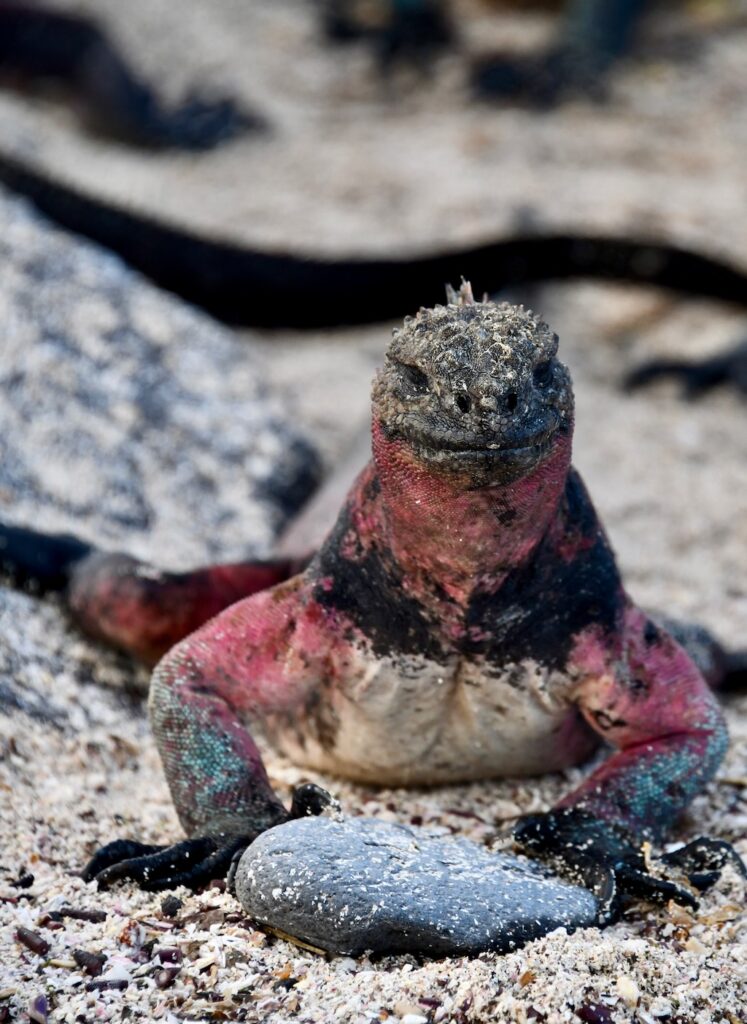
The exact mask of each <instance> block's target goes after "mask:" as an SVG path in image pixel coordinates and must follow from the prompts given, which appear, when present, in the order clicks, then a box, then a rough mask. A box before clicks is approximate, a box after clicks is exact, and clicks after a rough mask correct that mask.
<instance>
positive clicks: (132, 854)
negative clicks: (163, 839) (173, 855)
mask: <svg viewBox="0 0 747 1024" xmlns="http://www.w3.org/2000/svg"><path fill="white" fill-rule="evenodd" d="M164 849H166V847H164V846H153V845H149V844H148V843H136V842H135V841H134V840H132V839H115V840H114V842H112V843H107V844H106V846H102V847H101V849H100V850H97V851H96V853H95V854H94V855H93V857H91V859H90V860H89V862H88V863H87V864H86V866H85V867H84V868H83V870H82V871H81V873H80V876H81V878H82V879H83V880H84V881H86V882H91V881H93V879H94V878H96V877H97V876H98V875H100V874H101V873H102V872H104V871H106V870H107V868H110V867H111V866H112V865H114V864H119V863H120V862H121V861H129V860H133V859H135V858H137V857H144V856H147V855H148V854H152V853H157V852H158V851H159V850H164Z"/></svg>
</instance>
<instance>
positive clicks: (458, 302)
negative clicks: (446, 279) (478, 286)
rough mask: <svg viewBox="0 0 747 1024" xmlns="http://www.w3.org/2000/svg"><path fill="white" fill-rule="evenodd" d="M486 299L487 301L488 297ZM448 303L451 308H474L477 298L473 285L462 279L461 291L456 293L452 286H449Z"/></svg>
mask: <svg viewBox="0 0 747 1024" xmlns="http://www.w3.org/2000/svg"><path fill="white" fill-rule="evenodd" d="M485 299H487V296H485ZM446 302H447V304H448V305H449V306H474V304H475V296H474V295H473V294H472V284H471V283H470V282H469V281H465V280H464V278H462V283H461V284H460V285H459V291H456V290H455V289H454V287H453V286H452V285H451V284H447V285H446Z"/></svg>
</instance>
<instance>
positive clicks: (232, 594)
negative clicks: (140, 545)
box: [0, 523, 299, 664]
mask: <svg viewBox="0 0 747 1024" xmlns="http://www.w3.org/2000/svg"><path fill="white" fill-rule="evenodd" d="M298 567H299V565H298V562H297V560H294V559H293V558H292V557H290V556H289V557H281V558H278V559H274V560H273V559H270V560H267V561H261V560H257V561H247V562H236V563H232V564H227V565H215V566H209V567H205V568H201V569H194V570H192V571H189V572H163V571H161V570H159V569H156V568H155V567H154V566H152V565H148V564H147V563H146V562H142V561H139V560H138V559H137V558H132V557H131V556H129V555H125V554H121V553H106V552H102V551H97V550H96V549H95V548H93V547H92V546H91V545H90V544H87V543H85V542H84V541H81V540H79V539H78V538H77V537H72V536H70V535H68V534H45V533H40V532H39V531H36V530H30V529H27V528H25V527H21V526H9V525H7V524H4V523H0V573H2V574H3V575H4V576H6V577H7V578H8V579H9V580H10V581H11V582H12V583H13V584H14V585H15V586H19V587H25V588H27V589H29V590H31V591H32V592H35V593H40V594H43V593H49V592H62V593H64V594H65V597H66V601H67V604H68V607H69V608H70V611H71V612H72V615H73V618H74V619H75V620H76V622H77V623H78V624H79V625H80V626H81V627H82V628H83V629H84V630H85V631H86V632H87V633H89V634H90V635H91V636H95V637H96V638H97V639H99V640H104V641H105V642H106V643H109V644H111V645H112V646H114V647H118V648H119V649H120V650H124V651H126V652H127V653H128V654H132V655H134V656H135V657H136V658H139V659H141V660H142V661H145V662H146V663H148V664H155V663H156V662H157V661H158V659H159V658H160V657H162V656H163V655H164V654H165V653H166V651H167V650H169V648H170V647H173V646H174V644H176V643H178V642H179V641H180V640H182V639H183V638H184V637H185V636H188V635H189V634H190V633H192V632H194V630H196V629H198V628H199V627H200V626H201V625H203V623H205V622H207V621H208V620H209V619H211V618H212V617H213V616H214V615H217V614H218V612H220V611H222V610H223V609H224V608H227V607H228V606H229V605H231V604H233V603H234V602H235V601H238V600H240V599H241V598H244V597H249V596H250V595H251V594H254V593H256V592H257V591H259V590H264V589H266V588H267V587H271V586H274V585H275V584H276V583H280V582H281V581H282V580H285V579H288V578H289V577H290V576H291V575H293V573H294V572H295V571H296V570H297V568H298Z"/></svg>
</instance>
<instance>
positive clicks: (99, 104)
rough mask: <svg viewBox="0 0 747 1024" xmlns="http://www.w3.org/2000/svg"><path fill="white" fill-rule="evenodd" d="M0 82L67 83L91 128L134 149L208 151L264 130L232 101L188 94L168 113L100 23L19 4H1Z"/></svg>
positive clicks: (10, 0) (8, 0)
mask: <svg viewBox="0 0 747 1024" xmlns="http://www.w3.org/2000/svg"><path fill="white" fill-rule="evenodd" d="M0 76H2V78H4V79H6V80H10V81H12V82H20V83H22V84H27V83H29V82H31V83H33V82H37V81H50V80H51V81H55V82H61V83H62V84H63V85H64V86H65V87H66V88H67V89H69V90H70V91H72V92H73V94H74V95H75V98H76V99H77V100H79V101H80V100H82V101H83V104H84V107H85V111H86V115H87V120H88V123H89V126H90V127H91V128H93V129H94V130H95V131H96V132H97V133H98V134H102V135H106V136H110V137H112V136H113V137H115V138H118V139H120V140H124V141H126V142H129V143H130V144H131V145H137V146H144V147H148V148H159V149H163V148H175V149H187V150H207V149H212V148H214V147H215V146H218V145H220V144H221V143H222V142H225V141H227V140H228V139H230V138H233V137H234V136H235V135H236V134H238V133H239V132H242V131H248V130H250V129H252V130H257V129H259V128H262V127H264V122H263V121H262V119H261V118H259V117H257V116H256V115H254V114H250V113H248V112H247V111H243V110H240V109H239V107H238V106H237V104H236V103H235V102H234V101H233V100H232V99H215V100H208V99H202V98H200V96H198V95H195V94H190V95H189V96H187V97H186V98H185V99H184V101H183V102H182V103H181V104H180V105H179V106H178V107H176V108H174V109H172V110H169V109H167V108H166V107H165V106H164V104H163V103H162V102H161V100H160V99H159V98H158V96H157V94H156V93H155V91H154V90H153V89H152V87H151V86H150V85H149V83H148V82H146V81H144V80H143V78H142V77H141V76H139V75H138V74H137V72H136V71H135V70H134V69H133V68H132V67H131V66H130V65H129V63H128V61H127V59H126V57H125V56H124V55H123V54H122V53H120V51H119V50H118V49H117V47H116V46H115V44H114V42H113V41H112V40H111V39H110V38H109V37H108V36H107V35H106V34H105V32H104V31H103V29H101V28H100V27H99V25H98V24H97V23H96V22H95V21H93V20H92V19H90V18H88V17H86V16H84V15H82V14H78V13H75V14H73V13H67V12H62V11H56V10H50V9H48V8H44V7H37V6H31V5H27V4H25V3H16V2H14V0H0Z"/></svg>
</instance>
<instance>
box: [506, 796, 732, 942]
mask: <svg viewBox="0 0 747 1024" xmlns="http://www.w3.org/2000/svg"><path fill="white" fill-rule="evenodd" d="M513 836H514V841H515V842H516V844H517V845H518V846H519V848H520V849H521V850H523V851H524V852H525V853H527V854H529V855H530V856H534V857H539V858H540V859H541V860H544V861H546V862H547V863H549V864H550V865H551V866H552V867H553V868H554V869H555V870H557V871H558V872H559V873H560V874H562V875H565V876H566V877H567V878H569V879H570V880H572V881H574V882H576V883H577V884H581V885H584V886H585V887H586V888H587V889H589V890H590V891H591V892H593V893H594V895H595V896H596V897H597V900H598V901H599V923H600V924H609V923H611V922H612V921H614V920H615V918H616V917H617V916H618V915H619V911H620V908H621V902H622V901H623V900H624V899H631V898H632V899H646V900H650V901H651V902H653V903H660V904H661V903H668V902H669V901H670V900H673V901H674V902H675V903H679V904H680V905H682V906H685V907H690V908H691V909H693V910H694V909H697V906H698V900H697V897H696V896H695V894H694V893H693V892H691V891H690V890H689V889H688V888H686V887H685V886H683V885H679V884H677V883H676V882H673V881H670V880H669V879H668V878H658V877H657V876H656V875H653V874H651V873H650V872H649V870H648V867H647V864H646V860H645V857H644V855H643V851H642V849H641V848H640V847H639V846H637V845H636V844H635V843H633V842H632V841H631V839H630V838H629V837H628V836H626V835H625V833H624V832H623V831H622V830H621V829H619V828H616V827H615V826H614V825H610V824H609V823H607V822H605V821H601V820H599V819H597V818H594V817H593V816H592V815H590V814H588V813H587V812H586V811H583V810H581V809H579V808H575V807H570V808H562V809H560V810H556V811H550V812H549V813H547V814H534V815H530V816H528V817H526V818H523V819H522V820H521V821H519V822H518V824H517V825H516V828H515V829H514V833H513ZM657 862H658V863H659V864H661V865H663V866H664V867H669V868H676V869H677V870H679V871H681V872H682V873H683V874H684V875H685V876H686V877H687V880H688V882H689V883H690V885H692V886H693V888H694V889H697V890H699V891H703V890H704V889H706V888H709V887H710V886H711V885H713V884H714V882H716V881H717V880H718V878H719V875H720V873H721V870H722V869H723V868H724V867H725V865H726V864H733V865H734V867H735V868H736V869H737V870H738V871H739V872H740V873H741V874H743V875H744V876H745V877H747V868H745V865H744V863H743V861H742V859H741V858H740V856H739V854H738V853H737V852H736V850H735V849H734V847H733V846H731V844H730V843H726V842H723V841H722V840H718V839H707V838H701V839H694V840H692V842H689V843H687V844H686V845H685V846H682V847H680V848H679V849H678V850H674V851H672V852H671V853H667V854H664V855H663V856H662V857H659V858H657Z"/></svg>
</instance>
